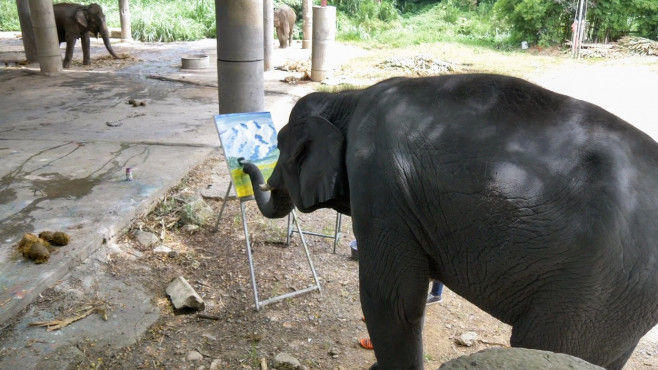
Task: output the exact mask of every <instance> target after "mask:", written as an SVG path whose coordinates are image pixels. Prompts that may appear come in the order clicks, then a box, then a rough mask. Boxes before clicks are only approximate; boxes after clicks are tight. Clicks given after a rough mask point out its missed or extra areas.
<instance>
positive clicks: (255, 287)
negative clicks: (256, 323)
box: [240, 201, 260, 311]
mask: <svg viewBox="0 0 658 370" xmlns="http://www.w3.org/2000/svg"><path fill="white" fill-rule="evenodd" d="M240 211H241V212H242V229H243V230H244V238H245V241H246V244H247V258H248V259H249V271H250V272H251V287H252V288H253V290H254V302H255V303H256V311H258V310H260V305H259V301H258V285H256V274H255V273H254V261H253V259H252V258H251V241H250V240H249V228H248V227H247V213H246V212H245V209H244V202H243V201H240Z"/></svg>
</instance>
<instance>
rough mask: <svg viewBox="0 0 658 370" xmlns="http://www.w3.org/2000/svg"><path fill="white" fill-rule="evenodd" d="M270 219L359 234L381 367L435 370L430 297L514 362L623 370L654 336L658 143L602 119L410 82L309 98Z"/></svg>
mask: <svg viewBox="0 0 658 370" xmlns="http://www.w3.org/2000/svg"><path fill="white" fill-rule="evenodd" d="M277 146H278V149H279V158H278V161H277V163H276V165H275V166H274V169H273V171H272V174H271V175H270V177H269V179H267V181H265V179H264V178H263V175H262V173H261V172H260V171H259V169H258V167H257V166H256V165H255V164H253V163H251V162H244V161H243V162H242V164H243V166H242V168H243V171H244V172H245V173H246V174H247V175H248V176H249V177H250V180H251V182H252V186H253V189H254V196H255V200H256V203H257V205H258V208H259V210H260V212H261V213H262V214H263V215H264V216H265V217H269V218H276V217H283V216H286V215H287V214H288V213H289V212H290V211H291V210H292V209H293V207H296V208H297V209H299V210H300V211H302V212H312V211H314V210H316V209H320V208H331V209H334V210H336V211H338V212H341V213H343V214H346V215H350V216H351V217H352V225H353V232H354V235H355V238H356V240H357V241H358V243H359V283H360V284H359V285H360V286H359V293H360V299H361V307H362V310H363V313H364V316H365V322H366V325H367V328H368V332H369V334H370V337H371V340H372V343H373V346H374V351H375V357H376V360H377V362H376V363H375V364H374V365H373V366H372V368H373V369H376V368H379V369H402V368H405V369H422V368H423V344H422V329H423V322H424V314H425V300H426V296H427V289H428V282H429V280H431V279H433V280H439V281H441V282H443V283H444V284H445V285H446V286H447V287H448V288H449V289H450V290H452V291H453V292H455V293H457V294H459V295H460V296H462V297H464V298H465V299H467V300H468V301H470V302H472V303H473V304H475V305H477V306H478V307H479V308H481V309H483V310H484V311H486V312H488V313H489V314H491V315H492V316H494V317H495V318H497V319H499V320H501V321H502V322H504V323H507V324H509V325H511V326H512V334H511V338H510V343H511V345H512V346H513V347H522V348H529V349H537V350H545V351H551V352H557V353H565V354H569V355H572V356H576V357H579V358H581V359H584V360H585V361H588V362H591V363H593V364H596V365H599V366H602V367H605V368H608V369H620V368H621V367H622V366H623V365H624V364H625V363H626V361H627V360H628V358H629V357H630V355H631V353H632V352H633V349H634V348H635V346H636V345H637V343H638V341H639V340H640V338H641V337H642V336H643V335H644V334H646V333H647V332H648V331H649V330H650V329H651V328H652V327H654V326H655V325H656V324H657V323H658V245H657V244H656V241H658V143H656V142H655V141H654V140H652V139H651V138H650V137H649V136H648V135H646V134H645V133H643V132H642V131H640V130H638V129H636V128H635V127H633V126H632V125H630V124H629V123H627V122H625V121H623V120H622V119H621V118H619V117H617V116H615V115H613V114H611V113H609V112H607V111H605V110H604V109H603V108H600V107H598V106H596V105H593V104H591V103H588V102H585V101H582V100H577V99H574V98H571V97H568V96H565V95H561V94H558V93H555V92H552V91H549V90H547V89H544V88H542V87H540V86H537V85H534V84H532V83H530V82H527V81H525V80H522V79H519V78H515V77H509V76H500V75H495V74H457V75H445V76H433V77H423V78H405V77H397V78H392V79H388V80H384V81H382V82H379V83H377V84H375V85H372V86H370V87H367V88H365V89H361V90H348V91H342V92H337V93H327V92H315V93H311V94H309V95H306V96H304V97H302V98H300V99H299V100H298V101H297V102H296V104H295V105H294V107H293V109H292V111H291V112H290V117H289V121H288V123H287V124H286V125H285V126H284V127H283V128H282V129H281V130H280V131H279V133H278V136H277Z"/></svg>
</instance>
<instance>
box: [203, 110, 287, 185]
mask: <svg viewBox="0 0 658 370" xmlns="http://www.w3.org/2000/svg"><path fill="white" fill-rule="evenodd" d="M215 127H216V128H217V133H218V134H219V140H220V141H221V143H222V148H223V149H224V157H225V159H226V163H227V164H228V170H229V172H230V174H231V181H232V182H233V186H234V187H235V192H236V194H237V196H238V198H244V197H249V196H252V195H253V194H254V192H253V189H252V186H251V180H250V179H249V176H247V174H245V173H244V171H242V166H240V164H239V163H238V158H241V157H242V158H244V159H245V160H246V161H248V162H251V163H254V164H255V165H256V166H258V168H259V169H260V170H261V172H262V173H263V176H264V177H265V179H266V180H267V179H268V178H269V177H270V175H271V174H272V170H273V169H274V165H275V164H276V161H277V160H278V159H279V149H278V148H277V142H276V135H277V133H276V128H275V127H274V123H273V122H272V116H271V115H270V112H250V113H232V114H220V115H217V116H215Z"/></svg>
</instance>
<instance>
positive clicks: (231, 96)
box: [215, 0, 265, 114]
mask: <svg viewBox="0 0 658 370" xmlns="http://www.w3.org/2000/svg"><path fill="white" fill-rule="evenodd" d="M215 15H216V20H217V79H218V80H219V81H218V84H219V89H218V90H219V112H220V113H221V114H225V113H241V112H259V111H262V110H264V107H265V93H264V87H263V71H264V61H263V53H264V50H263V49H264V48H263V0H258V1H235V0H215Z"/></svg>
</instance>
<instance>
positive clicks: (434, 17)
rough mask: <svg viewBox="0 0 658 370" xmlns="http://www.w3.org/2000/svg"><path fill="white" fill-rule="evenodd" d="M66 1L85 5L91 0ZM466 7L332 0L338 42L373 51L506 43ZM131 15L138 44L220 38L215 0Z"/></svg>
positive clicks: (8, 22) (111, 15) (109, 8)
mask: <svg viewBox="0 0 658 370" xmlns="http://www.w3.org/2000/svg"><path fill="white" fill-rule="evenodd" d="M63 1H66V0H56V1H55V2H63ZM68 1H79V2H85V3H86V2H90V1H91V0H86V1H83V0H68ZM241 1H243V0H241ZM244 1H246V0H244ZM94 2H97V3H98V4H100V5H101V6H102V7H103V11H104V13H105V16H106V20H107V23H108V25H109V27H113V28H118V27H120V26H121V24H120V20H119V4H118V3H119V2H118V1H117V0H94ZM281 2H285V3H287V4H289V5H291V6H292V7H293V8H294V9H295V10H296V11H297V13H298V21H297V27H296V30H297V33H300V32H301V23H302V20H301V16H299V15H301V0H275V2H274V3H275V6H279V4H280V3H281ZM314 3H319V0H315V1H314ZM464 3H468V4H471V3H473V4H475V2H474V1H466V2H465V1H464V0H444V1H441V2H438V3H437V2H433V3H432V4H430V5H418V4H423V3H422V2H417V3H410V2H405V4H406V5H405V12H404V13H401V12H400V10H399V9H398V8H397V3H396V1H395V0H381V3H378V2H376V1H375V0H335V1H330V4H336V7H337V9H338V14H337V28H338V33H337V38H338V40H341V41H356V42H367V43H368V45H369V46H375V47H377V46H392V47H404V46H410V45H418V44H422V43H431V42H437V41H455V42H461V43H467V44H477V45H482V46H496V45H499V44H504V43H505V42H506V41H507V39H508V38H509V32H508V30H507V28H506V27H505V26H504V25H502V24H500V23H499V21H497V20H496V19H498V18H497V17H494V16H493V9H492V6H491V2H484V1H483V2H480V5H479V6H464ZM409 4H413V6H410V5H409ZM130 14H131V21H132V33H133V35H132V36H133V38H134V39H136V40H140V41H181V40H197V39H201V38H214V37H215V36H216V24H215V1H214V0H131V1H130ZM0 30H2V31H19V30H20V25H19V23H18V16H17V14H16V2H15V1H14V0H0ZM296 36H297V38H299V35H296Z"/></svg>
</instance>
